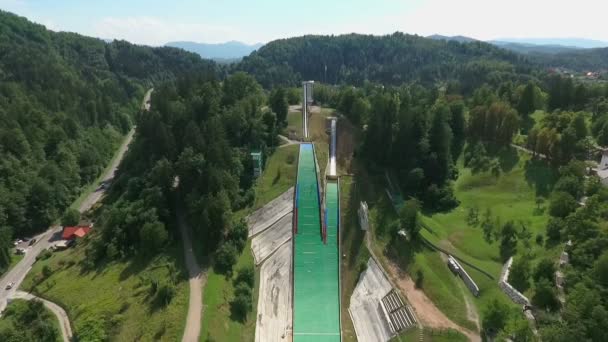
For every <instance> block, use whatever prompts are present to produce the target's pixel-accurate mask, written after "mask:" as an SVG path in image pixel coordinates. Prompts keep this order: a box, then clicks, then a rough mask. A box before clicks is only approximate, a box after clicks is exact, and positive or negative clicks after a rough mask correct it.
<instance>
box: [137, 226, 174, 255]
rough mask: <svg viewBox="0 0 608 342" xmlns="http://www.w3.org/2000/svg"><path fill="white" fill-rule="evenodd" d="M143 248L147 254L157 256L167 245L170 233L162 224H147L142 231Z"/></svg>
mask: <svg viewBox="0 0 608 342" xmlns="http://www.w3.org/2000/svg"><path fill="white" fill-rule="evenodd" d="M139 234H140V240H141V244H142V246H141V248H142V250H143V251H144V253H146V254H152V255H153V254H155V253H156V252H157V251H158V250H159V249H160V248H161V247H163V246H164V245H165V243H166V242H167V239H168V233H167V230H166V229H165V225H164V224H162V223H161V222H154V223H146V224H145V225H144V226H143V227H142V228H141V230H140V232H139Z"/></svg>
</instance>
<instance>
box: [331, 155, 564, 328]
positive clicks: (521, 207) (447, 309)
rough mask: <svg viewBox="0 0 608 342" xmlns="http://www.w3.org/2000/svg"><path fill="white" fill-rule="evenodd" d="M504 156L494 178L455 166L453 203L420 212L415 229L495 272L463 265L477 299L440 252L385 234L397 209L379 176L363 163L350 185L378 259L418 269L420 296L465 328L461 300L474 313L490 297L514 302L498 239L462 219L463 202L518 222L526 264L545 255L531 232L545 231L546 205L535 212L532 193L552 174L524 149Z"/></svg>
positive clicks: (546, 185)
mask: <svg viewBox="0 0 608 342" xmlns="http://www.w3.org/2000/svg"><path fill="white" fill-rule="evenodd" d="M511 159H512V160H511V161H510V162H509V163H505V165H507V164H508V167H505V170H507V171H505V173H503V174H502V175H501V176H500V177H499V178H496V177H494V176H492V175H489V174H477V175H472V174H471V173H470V170H468V169H465V168H463V167H462V166H460V177H459V178H458V180H457V181H456V182H455V184H454V188H455V195H456V197H457V198H458V199H459V200H460V201H461V204H460V206H459V207H458V208H456V209H454V210H452V211H450V212H447V213H436V214H431V215H423V222H424V223H425V225H426V226H428V229H423V230H422V231H421V234H422V235H423V236H424V237H425V238H427V239H428V240H430V241H431V242H433V243H435V244H436V245H439V246H441V247H443V248H444V249H447V250H449V251H451V252H452V253H453V254H454V255H457V256H459V257H461V258H463V259H465V260H467V261H469V262H471V263H472V264H474V265H476V266H478V267H480V268H482V269H483V270H485V271H487V272H489V273H491V274H492V275H493V276H494V278H495V279H490V278H489V277H487V276H485V275H483V274H482V273H481V272H478V271H476V270H474V269H472V268H470V267H468V266H465V268H466V269H467V272H469V274H470V275H471V276H472V277H473V279H474V280H475V281H476V282H477V285H478V286H479V287H480V290H481V295H480V297H479V298H475V297H473V296H472V295H471V294H470V293H469V291H468V290H467V289H466V288H465V287H464V286H463V284H462V283H461V281H460V279H458V278H457V277H455V276H454V275H453V274H452V273H451V272H450V271H449V269H448V268H447V266H446V262H445V261H444V260H443V259H442V257H441V256H440V254H439V253H437V252H436V251H434V250H431V249H430V248H428V247H426V246H425V245H422V244H411V243H409V242H406V241H405V240H403V239H394V238H392V237H391V235H390V233H389V227H390V226H391V225H392V224H394V222H395V221H396V220H397V215H396V213H395V211H394V209H393V208H392V206H391V203H390V201H389V200H388V198H387V196H386V195H385V194H384V191H383V189H384V182H385V181H384V180H383V177H382V176H381V175H368V174H365V172H363V171H362V170H356V171H355V172H356V175H357V178H358V181H357V184H358V185H361V186H360V188H359V192H360V193H361V198H363V199H365V200H367V202H368V204H369V206H370V216H371V218H370V219H371V221H372V225H373V227H374V233H375V236H376V239H375V244H374V246H373V248H374V251H375V253H376V254H377V255H379V256H381V257H382V258H390V259H391V260H392V261H393V262H396V263H397V264H399V265H400V267H401V268H402V269H404V270H406V271H407V272H408V274H409V275H410V276H412V278H414V279H415V278H416V276H417V273H419V272H421V273H422V274H423V279H424V280H423V281H422V284H421V287H422V290H423V291H424V292H425V293H426V295H427V296H428V297H429V298H430V299H431V300H432V301H433V302H434V303H435V305H437V307H438V308H439V309H440V310H441V311H442V312H444V313H445V314H446V315H447V316H448V317H449V318H450V319H452V320H453V321H454V322H456V323H457V324H459V325H461V326H463V327H465V328H468V329H471V330H476V324H475V323H474V322H472V321H471V320H470V317H469V315H468V312H467V309H466V305H465V303H466V302H468V303H470V304H471V305H472V306H473V307H474V308H476V311H477V313H478V314H479V315H480V316H481V315H482V313H483V308H484V307H485V306H486V303H487V302H488V301H490V300H491V299H493V298H497V299H499V300H500V301H503V302H505V303H507V304H509V305H510V306H512V307H514V308H515V307H516V306H515V305H514V304H512V303H511V302H510V301H509V300H508V298H507V297H506V296H505V295H504V294H503V293H502V291H500V289H499V288H498V285H497V282H498V277H499V274H500V270H501V268H502V262H501V260H500V257H499V252H498V251H499V248H498V244H497V243H496V242H494V243H491V244H489V243H487V242H486V241H485V240H484V238H483V233H482V230H481V228H479V227H476V226H475V227H471V226H469V225H468V224H467V220H466V216H467V213H468V211H469V208H471V207H476V208H478V209H479V212H480V214H479V215H480V219H481V216H482V214H483V213H484V212H485V210H486V209H487V208H490V210H491V213H492V216H493V217H499V219H500V222H502V223H504V222H507V221H509V220H513V221H516V222H518V221H522V222H524V225H525V226H526V227H527V228H528V230H529V232H530V234H531V239H530V240H529V241H528V243H527V244H524V243H522V242H520V243H519V245H518V255H521V254H522V253H524V252H526V253H528V255H529V257H530V258H532V264H533V266H534V265H535V263H536V262H537V261H538V260H540V259H541V258H542V257H544V256H546V255H547V252H546V250H545V249H544V247H542V246H539V245H537V244H536V242H535V237H536V235H537V234H541V235H543V236H544V231H545V225H546V222H547V220H548V216H547V214H546V213H544V212H543V209H542V207H545V206H546V205H547V204H546V202H545V204H543V205H541V210H540V211H539V210H538V209H537V203H536V198H537V194H546V193H547V190H548V189H550V187H551V182H552V179H553V175H552V173H551V171H550V170H549V168H548V167H546V166H544V165H542V163H540V162H537V161H530V160H529V156H528V155H526V154H516V155H511ZM362 179H364V180H362ZM345 250H346V248H345ZM557 253H559V251H558V250H551V251H549V254H551V255H557ZM381 261H382V260H381ZM345 270H346V268H343V272H345V273H346V272H347V271H345ZM343 278H344V276H343ZM527 294H528V295H530V293H527Z"/></svg>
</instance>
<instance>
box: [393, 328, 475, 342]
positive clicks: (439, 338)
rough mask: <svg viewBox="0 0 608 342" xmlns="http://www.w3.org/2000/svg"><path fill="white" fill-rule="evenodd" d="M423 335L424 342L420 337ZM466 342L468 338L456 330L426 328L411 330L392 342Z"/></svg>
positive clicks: (396, 337)
mask: <svg viewBox="0 0 608 342" xmlns="http://www.w3.org/2000/svg"><path fill="white" fill-rule="evenodd" d="M421 334H422V340H421V339H420V335H421ZM414 341H415V342H419V341H424V342H466V341H468V339H467V337H466V336H464V335H463V334H461V333H459V332H458V331H456V330H451V329H447V330H436V329H427V328H424V329H422V331H421V330H420V329H418V328H414V329H409V330H407V331H405V332H403V333H402V334H401V335H398V336H395V337H394V338H393V339H392V340H391V342H414Z"/></svg>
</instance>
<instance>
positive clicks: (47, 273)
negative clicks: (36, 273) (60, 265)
mask: <svg viewBox="0 0 608 342" xmlns="http://www.w3.org/2000/svg"><path fill="white" fill-rule="evenodd" d="M52 274H53V270H51V268H50V267H49V265H44V267H42V276H43V277H44V278H48V277H50V276H51V275H52Z"/></svg>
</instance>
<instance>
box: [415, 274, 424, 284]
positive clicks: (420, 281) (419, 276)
mask: <svg viewBox="0 0 608 342" xmlns="http://www.w3.org/2000/svg"><path fill="white" fill-rule="evenodd" d="M423 283H424V273H422V271H421V270H418V271H416V284H415V285H416V288H417V289H420V288H422V284H423Z"/></svg>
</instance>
